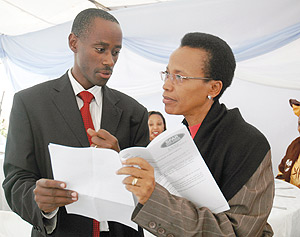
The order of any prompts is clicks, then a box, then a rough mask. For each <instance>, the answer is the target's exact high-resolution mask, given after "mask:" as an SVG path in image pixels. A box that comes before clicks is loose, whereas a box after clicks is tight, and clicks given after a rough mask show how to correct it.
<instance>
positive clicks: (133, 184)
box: [131, 178, 139, 186]
mask: <svg viewBox="0 0 300 237" xmlns="http://www.w3.org/2000/svg"><path fill="white" fill-rule="evenodd" d="M138 180H139V179H138V178H134V179H133V180H132V182H131V185H132V186H135V185H136V184H137V182H138Z"/></svg>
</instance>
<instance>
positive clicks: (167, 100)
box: [163, 96, 176, 104]
mask: <svg viewBox="0 0 300 237" xmlns="http://www.w3.org/2000/svg"><path fill="white" fill-rule="evenodd" d="M173 102H176V100H175V99H173V98H171V97H168V96H163V103H164V104H169V103H173Z"/></svg>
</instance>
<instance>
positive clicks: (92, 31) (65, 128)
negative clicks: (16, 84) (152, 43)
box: [3, 9, 149, 237]
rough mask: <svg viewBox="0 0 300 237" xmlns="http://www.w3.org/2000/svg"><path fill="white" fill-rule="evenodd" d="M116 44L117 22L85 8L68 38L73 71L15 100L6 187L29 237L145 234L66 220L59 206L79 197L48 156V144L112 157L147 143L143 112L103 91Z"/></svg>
mask: <svg viewBox="0 0 300 237" xmlns="http://www.w3.org/2000/svg"><path fill="white" fill-rule="evenodd" d="M121 46H122V31H121V28H120V25H119V23H118V21H117V20H116V19H115V18H114V17H113V16H112V15H110V14H109V13H107V12H105V11H103V10H99V9H86V10H84V11H82V12H81V13H79V14H78V15H77V17H76V18H75V20H74V22H73V26H72V32H71V34H70V35H69V47H70V49H71V50H72V51H73V52H74V65H73V68H71V69H70V70H68V72H67V73H66V74H64V75H63V76H62V77H61V78H59V79H56V80H52V81H48V82H45V83H42V84H39V85H36V86H34V87H32V88H29V89H26V90H23V91H20V92H18V93H16V95H15V97H14V103H13V107H12V111H11V118H10V127H9V132H8V137H7V145H6V152H5V161H4V172H5V176H6V178H5V180H4V182H3V188H4V190H5V194H6V198H7V201H8V203H9V205H10V207H11V209H12V210H13V211H14V212H16V213H17V214H18V215H20V216H21V217H22V218H23V219H24V220H26V221H28V222H29V223H31V224H32V225H33V230H32V236H48V235H49V236H50V235H51V236H63V237H67V236H82V237H86V236H99V228H100V236H101V237H102V236H143V234H142V233H139V232H137V231H135V230H133V229H132V228H129V227H127V226H125V225H122V224H120V223H116V222H108V224H107V222H100V224H99V223H98V222H97V221H95V220H92V219H90V218H86V217H83V216H78V215H69V214H67V213H66V210H65V207H64V206H65V205H68V204H70V203H72V202H75V201H77V199H78V194H77V193H76V192H75V191H72V190H68V189H67V184H66V183H64V182H60V181H56V180H53V174H52V169H51V162H50V158H49V152H48V144H49V143H56V144H62V145H66V146H73V147H87V146H90V144H91V145H92V146H95V144H97V147H103V148H111V149H114V150H116V151H120V149H123V148H126V147H129V146H145V145H147V144H148V141H149V133H148V125H147V119H148V113H147V110H146V109H145V108H144V107H143V106H141V105H140V104H138V103H137V102H136V101H135V100H134V99H132V98H130V97H129V96H127V95H125V94H122V93H121V92H118V91H116V90H113V89H110V88H108V87H107V86H106V83H107V81H108V80H109V78H110V76H111V74H112V70H113V67H114V65H115V63H116V62H117V59H118V55H119V53H120V50H121ZM83 91H88V92H90V93H91V94H92V97H94V98H93V99H92V101H91V102H90V106H88V105H87V107H89V108H90V115H89V116H91V118H92V123H93V125H92V127H90V128H89V129H88V136H87V131H86V130H87V129H86V128H85V125H86V123H85V118H82V116H81V112H80V109H83V107H85V102H83V100H84V99H83V97H81V92H83ZM93 127H94V129H92V128H93ZM100 128H101V129H100ZM96 131H97V132H96ZM91 137H92V138H91ZM70 165H72V164H70ZM66 169H67V167H66ZM103 191H105V190H103Z"/></svg>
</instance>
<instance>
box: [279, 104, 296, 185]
mask: <svg viewBox="0 0 300 237" xmlns="http://www.w3.org/2000/svg"><path fill="white" fill-rule="evenodd" d="M289 102H290V105H291V106H292V108H293V111H294V114H295V115H296V116H297V117H298V132H299V133H300V117H299V115H300V102H299V101H297V100H295V99H290V100H289ZM299 155H300V137H298V138H296V139H295V140H294V141H293V142H292V143H291V144H290V145H289V146H288V148H287V150H286V154H285V156H284V157H283V158H282V160H281V162H280V164H279V166H278V168H279V173H278V175H277V177H276V178H277V179H283V180H285V181H286V182H289V183H291V184H294V185H295V186H297V187H298V188H300V159H299Z"/></svg>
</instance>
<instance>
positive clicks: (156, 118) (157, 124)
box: [148, 114, 164, 141]
mask: <svg viewBox="0 0 300 237" xmlns="http://www.w3.org/2000/svg"><path fill="white" fill-rule="evenodd" d="M148 126H149V135H150V141H152V140H153V139H154V138H156V137H157V136H158V135H159V134H161V133H162V132H163V131H164V121H163V119H162V117H161V116H160V115H158V114H152V115H150V117H149V119H148Z"/></svg>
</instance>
